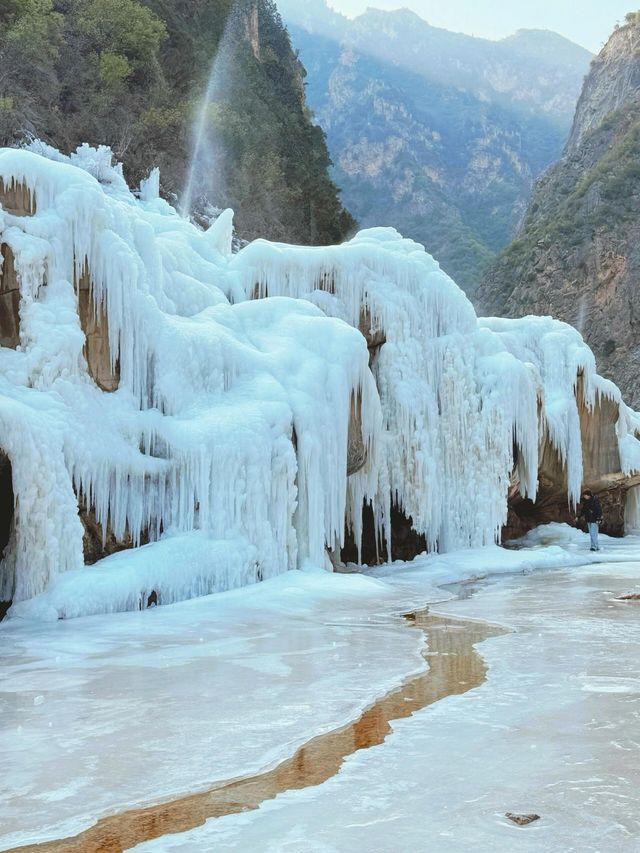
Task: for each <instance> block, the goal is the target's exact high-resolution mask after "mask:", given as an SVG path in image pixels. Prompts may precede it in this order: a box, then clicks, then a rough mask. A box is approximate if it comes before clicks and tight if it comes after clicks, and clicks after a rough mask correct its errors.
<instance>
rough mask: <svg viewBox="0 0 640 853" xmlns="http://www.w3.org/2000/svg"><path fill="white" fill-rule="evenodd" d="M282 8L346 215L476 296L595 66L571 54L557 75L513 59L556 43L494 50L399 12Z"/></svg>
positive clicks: (520, 40) (310, 5)
mask: <svg viewBox="0 0 640 853" xmlns="http://www.w3.org/2000/svg"><path fill="white" fill-rule="evenodd" d="M280 8H281V12H282V13H283V17H284V19H285V22H286V23H287V27H288V29H289V31H290V33H291V37H292V41H293V44H294V46H295V47H296V48H297V49H298V50H299V53H300V56H301V58H302V60H303V62H304V64H305V66H306V68H307V72H308V73H307V79H306V84H307V98H308V101H309V104H310V105H311V107H312V108H313V109H314V112H315V114H316V117H317V120H318V121H319V123H320V125H321V126H322V127H323V129H324V130H325V132H326V134H327V141H328V144H329V151H330V154H331V158H332V160H333V163H334V168H333V172H332V174H333V176H334V179H335V181H336V183H338V185H339V186H341V188H342V191H343V196H342V197H343V199H344V203H345V205H346V206H347V207H348V208H349V209H350V210H351V212H352V213H353V214H354V215H355V216H356V218H357V219H358V220H359V222H360V223H361V224H362V225H363V226H368V225H374V224H385V225H393V226H395V227H397V228H398V229H399V230H400V231H402V232H403V233H404V234H406V235H407V236H408V237H412V238H413V239H416V240H418V241H419V242H421V243H423V244H424V245H425V246H426V248H427V249H428V251H430V252H431V253H432V254H433V255H434V256H435V257H437V258H438V260H439V261H440V262H441V264H442V266H443V268H444V269H445V271H446V272H448V273H449V274H451V275H452V277H453V278H454V279H455V280H456V281H457V282H458V284H460V285H461V286H462V287H464V288H465V289H466V290H467V292H469V293H473V291H474V288H475V286H476V285H477V283H478V281H479V279H480V278H481V275H482V273H483V271H484V269H485V268H486V266H487V265H488V264H489V263H490V261H491V259H492V258H493V257H494V255H495V254H496V253H497V252H498V251H500V250H501V249H502V248H503V247H504V246H505V245H506V244H507V243H508V242H509V240H510V239H511V237H512V234H513V233H514V231H515V228H516V226H517V224H518V223H519V221H520V220H521V218H522V216H523V215H524V212H525V210H526V204H527V201H528V198H529V195H530V192H531V188H532V186H533V183H534V180H535V178H536V177H537V176H538V175H539V174H541V173H542V172H543V171H544V169H546V168H547V167H548V166H549V165H550V164H551V163H552V162H553V161H554V160H555V159H556V157H557V156H558V154H559V153H560V151H561V149H562V146H563V145H564V142H565V140H566V137H567V135H568V133H569V129H570V122H571V117H572V115H573V111H574V107H575V102H576V100H577V97H578V94H579V90H580V85H581V82H582V70H585V71H586V68H587V66H588V62H589V60H590V58H591V55H590V54H589V53H588V51H585V50H583V49H582V48H580V47H578V46H574V45H571V43H570V42H567V44H569V45H571V49H570V51H568V60H567V64H566V67H563V66H562V63H559V61H558V60H557V59H556V60H555V64H554V63H553V62H551V60H549V59H546V58H545V59H544V60H539V59H531V57H530V56H524V57H523V56H522V55H520V54H519V53H518V51H519V50H520V47H522V50H523V51H524V53H525V54H526V53H527V52H528V53H531V50H532V48H531V44H532V42H536V41H540V40H543V41H545V43H546V42H547V41H549V42H550V43H551V44H552V45H556V44H557V40H558V39H560V41H561V43H564V41H566V40H564V39H563V37H562V36H556V35H555V34H549V35H547V34H545V33H542V34H540V33H539V32H534V33H533V34H531V33H521V34H520V35H518V34H515V35H514V36H512V37H509V38H508V39H506V40H504V42H491V41H489V40H486V39H478V38H474V37H472V36H467V35H464V34H460V33H450V32H448V31H446V30H441V29H439V28H435V27H432V26H430V25H429V24H427V23H426V22H424V21H423V20H422V19H421V18H420V17H419V16H417V15H416V14H415V13H413V12H410V11H408V10H404V11H402V10H400V11H397V12H382V11H379V10H371V9H370V10H368V11H367V12H365V13H363V14H362V15H360V16H358V17H357V18H355V19H353V20H349V19H347V18H345V17H344V16H342V15H340V14H339V13H336V12H334V11H333V10H331V9H329V8H328V6H327V5H326V3H324V4H321V3H316V2H307V3H304V2H302V3H300V2H296V3H292V2H287V0H285V1H284V2H282V0H281V3H280ZM552 52H553V51H552ZM555 52H556V53H557V52H558V51H557V50H556V51H555ZM576 57H582V65H583V68H580V69H577V68H576V62H577V64H578V65H580V62H579V61H578V60H577V59H576Z"/></svg>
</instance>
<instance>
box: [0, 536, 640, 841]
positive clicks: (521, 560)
mask: <svg viewBox="0 0 640 853" xmlns="http://www.w3.org/2000/svg"><path fill="white" fill-rule="evenodd" d="M558 536H559V537H561V538H562V537H564V538H565V539H566V538H567V537H569V538H571V539H572V540H573V541H572V542H571V543H569V547H565V548H561V547H558V546H552V547H543V548H539V549H535V550H533V549H531V550H521V551H507V550H504V549H499V548H489V549H482V550H480V551H478V552H476V553H473V552H466V551H465V552H460V553H458V554H457V555H448V556H446V557H435V556H434V557H430V558H424V559H421V560H418V561H416V562H414V563H410V564H394V565H393V566H390V567H385V568H380V569H377V570H375V573H376V574H377V575H378V576H379V577H377V578H365V577H361V576H357V575H356V576H350V575H347V576H345V575H329V574H326V573H324V572H317V573H306V572H305V573H300V572H294V573H289V574H287V575H284V576H282V577H280V578H277V579H274V580H272V581H268V582H266V583H263V584H259V585H257V586H254V587H248V588H243V589H240V590H237V591H235V592H232V593H225V594H222V595H218V596H210V597H208V598H203V599H196V600H193V601H191V602H187V603H183V604H177V605H174V606H171V607H164V608H155V609H152V610H150V611H144V612H141V613H129V614H117V615H112V616H95V617H89V618H83V619H79V620H72V621H69V622H66V621H61V622H56V623H53V624H40V623H32V622H22V621H21V620H14V621H13V622H10V623H3V624H2V625H0V645H1V646H2V650H3V660H4V663H3V672H2V674H3V683H2V692H1V693H0V703H1V704H0V707H1V708H2V714H1V715H0V721H1V724H2V729H1V732H0V756H1V758H0V765H1V773H0V776H1V778H2V783H1V784H2V786H3V787H2V790H1V791H0V797H1V798H2V802H3V810H4V814H3V817H4V820H3V827H2V836H1V837H0V844H1V845H3V846H9V845H10V844H11V843H13V844H17V843H19V842H27V841H29V840H36V839H40V840H42V839H44V838H49V837H64V836H65V835H69V834H71V833H73V832H76V831H78V830H79V829H80V828H82V827H84V826H87V825H88V824H90V823H91V822H93V821H94V820H95V819H97V818H98V817H99V816H100V815H102V814H104V813H105V812H114V811H115V812H117V811H120V810H124V809H126V808H130V807H133V806H137V805H141V804H144V803H148V802H157V801H161V800H165V799H170V798H172V797H174V796H177V795H179V794H182V793H186V792H191V791H194V790H196V789H199V788H202V787H204V788H206V787H208V786H209V785H210V784H211V783H212V782H214V781H216V780H219V779H227V778H233V777H236V776H238V775H243V774H245V773H252V772H257V771H259V770H262V769H265V768H266V767H268V766H270V765H272V764H273V763H274V762H277V761H278V760H281V759H284V758H285V757H287V756H289V755H291V754H293V752H294V751H295V748H296V746H297V745H298V744H300V743H302V742H305V741H307V740H309V739H310V738H311V737H313V736H315V735H317V734H319V733H321V732H322V731H327V730H329V729H333V728H336V727H337V726H339V725H340V724H342V723H344V722H346V721H347V720H350V719H354V718H355V717H356V716H357V715H358V713H359V712H360V711H361V710H362V708H364V707H366V706H367V705H369V704H370V703H371V702H372V701H374V699H375V698H377V697H378V696H380V695H383V694H384V693H386V692H387V691H388V690H389V689H390V688H391V687H392V686H393V685H395V684H398V683H399V682H400V681H401V680H403V679H404V678H405V677H406V676H408V675H409V674H410V673H411V672H415V671H417V669H419V668H420V667H421V666H423V662H422V659H421V656H420V647H421V635H420V636H417V635H416V632H414V631H411V630H409V629H408V628H407V627H406V626H405V624H404V623H402V624H401V622H400V620H396V619H394V618H391V617H390V615H389V614H391V613H397V612H404V611H406V610H408V609H410V608H411V607H420V606H423V605H424V604H425V603H426V601H427V600H432V601H442V600H446V599H448V598H450V597H451V592H447V591H443V590H442V589H440V588H438V587H437V586H435V584H440V583H449V582H455V581H460V580H465V579H468V578H472V577H482V576H484V575H487V574H489V573H491V572H493V571H500V572H507V573H511V572H523V571H529V570H530V569H532V568H534V567H537V568H540V567H547V568H551V567H553V566H566V565H573V564H575V562H577V561H584V560H586V559H587V558H588V557H590V556H591V557H601V556H603V555H601V554H598V555H590V554H589V552H588V551H587V548H588V537H587V536H586V534H581V533H568V532H567V530H566V529H565V528H558V529H557V530H556V538H557V537H558ZM605 547H606V548H607V549H608V550H609V552H610V553H609V558H611V557H612V556H613V554H614V549H615V559H619V560H624V559H631V557H632V556H633V555H634V554H636V555H637V554H638V553H639V552H640V539H638V538H629V539H627V540H624V541H611V542H607V543H606V545H605ZM572 549H573V550H572ZM138 553H140V552H138ZM123 559H127V560H131V559H134V560H135V559H136V557H135V555H132V554H127V555H125V556H124V557H123ZM381 649H384V654H381V653H380V652H381ZM230 685H232V687H230Z"/></svg>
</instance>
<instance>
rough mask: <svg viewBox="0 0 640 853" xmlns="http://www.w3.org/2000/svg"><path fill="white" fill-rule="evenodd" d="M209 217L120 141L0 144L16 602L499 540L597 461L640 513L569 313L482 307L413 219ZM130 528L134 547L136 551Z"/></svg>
mask: <svg viewBox="0 0 640 853" xmlns="http://www.w3.org/2000/svg"><path fill="white" fill-rule="evenodd" d="M232 231H233V226H232V214H231V212H229V211H227V212H225V213H224V214H223V215H222V216H220V218H219V219H218V220H216V221H215V222H214V223H213V224H212V226H211V227H210V228H209V230H206V231H203V230H201V229H199V228H197V227H195V226H194V225H192V224H191V223H190V222H188V221H186V220H185V219H184V218H182V217H181V216H179V215H178V214H177V213H176V211H175V210H174V209H173V208H172V207H171V206H170V205H169V204H168V203H167V202H166V201H164V200H162V199H161V198H160V197H159V176H158V173H157V171H154V172H153V173H152V174H151V175H150V177H149V179H148V180H147V181H144V182H143V185H142V186H141V188H140V190H138V191H136V192H132V191H131V190H130V189H129V188H128V187H127V185H126V183H125V181H124V179H123V176H122V170H121V168H120V167H119V166H117V165H114V164H113V158H112V154H111V151H110V150H109V149H107V148H99V149H92V148H89V147H88V146H82V147H81V148H79V149H78V151H77V152H75V153H74V154H72V155H71V156H70V157H67V156H64V155H62V154H60V153H59V152H57V151H55V150H54V149H52V148H49V147H48V146H45V145H43V144H42V143H39V142H36V143H33V144H32V145H30V146H29V148H28V149H23V150H14V149H2V150H0V249H1V254H2V267H1V272H0V344H1V346H0V551H1V552H2V562H1V564H0V601H3V602H5V603H9V602H12V603H13V605H12V607H11V609H10V611H9V614H10V615H13V616H23V617H36V618H46V619H57V618H64V617H68V616H72V615H83V614H90V613H99V612H111V611H117V610H126V609H135V608H138V607H145V606H147V604H149V603H155V602H158V603H160V604H162V603H169V602H173V601H177V600H181V599H185V598H189V597H193V596H195V595H203V594H208V593H211V592H215V591H222V590H226V589H230V588H233V587H237V586H241V585H245V584H249V583H254V582H256V581H259V580H263V579H266V578H270V577H273V576H274V575H277V574H279V573H281V572H285V571H287V570H291V569H296V568H302V567H305V566H316V567H325V568H331V565H332V563H334V564H335V562H336V561H338V560H340V559H341V557H342V558H345V557H350V558H351V559H357V560H359V561H362V560H366V561H369V562H370V561H373V560H375V559H377V558H378V557H379V558H388V557H389V556H402V557H404V558H406V557H410V556H413V555H415V554H416V553H419V552H420V551H423V550H425V549H427V550H440V551H447V550H452V549H457V548H466V547H478V546H482V545H486V544H490V543H493V542H495V541H499V540H500V538H501V536H503V535H507V536H509V535H514V534H516V533H523V532H526V530H527V529H529V528H530V527H532V526H535V524H536V523H538V522H539V521H540V520H548V517H549V516H550V517H552V518H554V519H557V518H558V516H560V517H562V514H563V513H565V514H568V513H569V512H570V511H571V510H572V507H573V506H574V505H575V502H576V500H577V499H578V497H579V493H580V489H581V487H582V485H583V484H586V485H590V486H591V487H592V488H594V489H596V490H597V491H598V492H599V493H601V494H602V496H603V499H604V500H605V501H606V502H607V506H608V508H609V511H608V513H607V516H608V518H609V522H610V527H611V528H612V529H613V528H615V530H614V532H618V533H621V532H623V529H624V525H625V508H626V524H627V525H629V526H633V527H636V526H637V522H636V516H637V514H638V513H637V510H638V504H639V502H638V499H637V490H636V488H635V487H636V486H637V484H638V483H640V477H639V476H638V472H639V471H640V442H639V441H638V440H637V437H636V435H637V433H638V431H640V422H639V420H638V419H637V417H636V416H635V414H634V413H633V412H631V411H630V410H629V409H628V408H627V406H626V405H625V404H624V402H623V401H622V399H621V397H620V393H619V391H618V389H617V388H616V387H615V386H614V385H613V384H611V383H610V382H608V381H606V380H604V379H602V378H601V377H599V376H598V375H597V373H596V366H595V361H594V357H593V354H592V353H591V351H590V350H589V348H588V347H587V346H586V345H585V343H584V342H583V340H582V338H581V336H580V335H579V334H578V332H577V331H575V330H574V329H573V328H571V327H570V326H568V325H566V324H564V323H560V322H556V321H554V320H552V319H550V318H546V317H529V318H525V319H522V320H498V319H478V318H477V317H476V315H475V312H474V310H473V308H472V306H471V304H470V303H469V301H468V300H467V298H466V297H465V296H464V294H463V293H462V291H461V290H460V289H459V288H458V287H457V286H456V285H455V283H454V282H453V281H452V280H451V279H450V278H449V277H448V276H446V275H445V274H444V273H443V272H442V270H441V269H440V268H439V266H438V264H437V262H436V261H435V260H434V259H433V258H432V257H431V256H430V255H428V254H427V253H426V252H425V251H424V249H423V248H422V247H421V246H419V245H417V244H416V243H414V242H412V241H410V240H405V239H403V238H402V237H401V236H400V235H399V234H398V233H397V232H395V231H394V230H392V229H372V230H368V231H363V232H362V233H360V234H358V235H357V236H356V237H355V238H354V239H353V240H351V241H350V242H348V243H346V244H344V245H342V246H332V247H327V248H302V247H294V246H286V245H276V244H272V243H268V242H266V241H260V240H259V241H256V242H255V243H252V244H250V245H249V246H247V247H246V248H245V249H243V250H242V251H241V252H240V253H239V254H235V255H234V254H232V251H231V245H232V242H231V241H232ZM125 549H129V550H126V553H115V552H119V551H124V550H125Z"/></svg>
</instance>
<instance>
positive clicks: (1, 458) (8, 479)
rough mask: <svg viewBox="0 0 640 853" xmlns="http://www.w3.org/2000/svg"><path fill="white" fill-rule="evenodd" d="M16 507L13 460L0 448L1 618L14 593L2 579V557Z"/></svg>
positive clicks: (9, 535)
mask: <svg viewBox="0 0 640 853" xmlns="http://www.w3.org/2000/svg"><path fill="white" fill-rule="evenodd" d="M14 509H15V496H14V493H13V473H12V470H11V461H10V460H9V457H8V456H7V455H6V453H3V452H2V450H0V619H3V618H4V616H5V614H6V612H7V610H8V609H9V607H10V606H11V595H13V591H12V590H11V591H9V588H8V587H9V585H8V584H5V583H1V581H2V579H3V572H2V559H3V557H4V551H5V549H6V547H7V545H8V544H9V541H10V539H11V534H12V531H13V522H14Z"/></svg>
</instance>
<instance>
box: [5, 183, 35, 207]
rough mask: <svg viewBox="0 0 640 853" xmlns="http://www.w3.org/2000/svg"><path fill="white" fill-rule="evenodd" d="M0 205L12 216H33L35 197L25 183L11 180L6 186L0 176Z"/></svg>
mask: <svg viewBox="0 0 640 853" xmlns="http://www.w3.org/2000/svg"><path fill="white" fill-rule="evenodd" d="M0 205H2V207H3V208H4V209H5V210H6V211H7V213H11V214H12V215H13V216H33V214H34V213H35V212H36V199H35V196H34V195H33V193H32V192H31V190H30V189H29V187H28V186H27V185H26V184H25V183H18V182H16V181H12V182H11V183H10V184H9V185H8V186H7V185H5V183H4V181H3V180H2V178H0Z"/></svg>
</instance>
